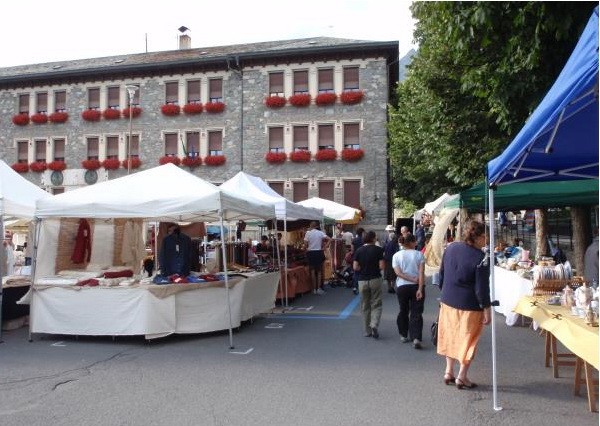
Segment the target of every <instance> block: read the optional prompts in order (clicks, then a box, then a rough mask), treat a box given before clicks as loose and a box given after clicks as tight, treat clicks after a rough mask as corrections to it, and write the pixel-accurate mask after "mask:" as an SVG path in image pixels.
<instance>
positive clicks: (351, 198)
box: [343, 180, 360, 209]
mask: <svg viewBox="0 0 600 426" xmlns="http://www.w3.org/2000/svg"><path fill="white" fill-rule="evenodd" d="M343 204H345V205H347V206H349V207H354V208H355V209H357V208H359V207H360V181H359V180H345V181H344V203H343Z"/></svg>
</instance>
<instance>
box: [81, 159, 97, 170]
mask: <svg viewBox="0 0 600 426" xmlns="http://www.w3.org/2000/svg"><path fill="white" fill-rule="evenodd" d="M101 166H102V163H100V160H83V161H82V162H81V167H83V168H84V169H86V170H98V169H99V168H100V167H101Z"/></svg>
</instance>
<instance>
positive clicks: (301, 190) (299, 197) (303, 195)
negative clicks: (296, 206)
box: [293, 182, 308, 203]
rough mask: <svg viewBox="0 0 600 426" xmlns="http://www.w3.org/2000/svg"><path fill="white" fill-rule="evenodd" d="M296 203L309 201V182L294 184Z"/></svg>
mask: <svg viewBox="0 0 600 426" xmlns="http://www.w3.org/2000/svg"><path fill="white" fill-rule="evenodd" d="M293 192H294V203H297V202H298V201H304V200H306V199H308V182H294V184H293Z"/></svg>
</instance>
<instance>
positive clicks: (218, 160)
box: [204, 155, 225, 166]
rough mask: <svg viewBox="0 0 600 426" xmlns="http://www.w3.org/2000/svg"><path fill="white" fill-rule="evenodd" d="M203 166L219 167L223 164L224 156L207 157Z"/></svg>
mask: <svg viewBox="0 0 600 426" xmlns="http://www.w3.org/2000/svg"><path fill="white" fill-rule="evenodd" d="M204 164H206V165H207V166H220V165H222V164H225V156H224V155H209V156H208V157H206V158H204Z"/></svg>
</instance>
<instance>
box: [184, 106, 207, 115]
mask: <svg viewBox="0 0 600 426" xmlns="http://www.w3.org/2000/svg"><path fill="white" fill-rule="evenodd" d="M202 111H204V107H203V106H202V104H185V105H184V106H183V112H184V113H186V114H200V113H201V112H202Z"/></svg>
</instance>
